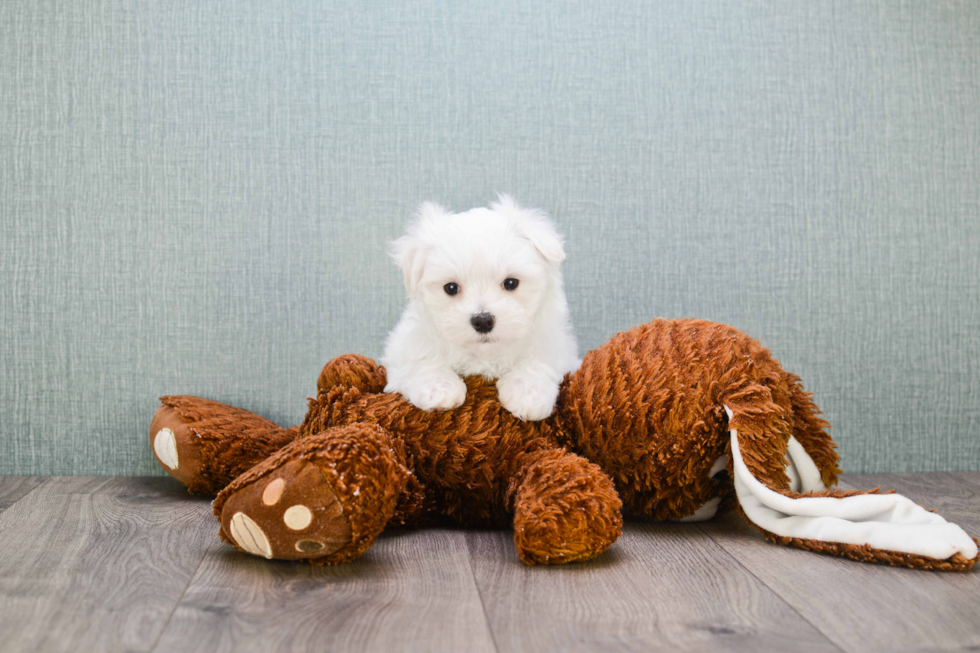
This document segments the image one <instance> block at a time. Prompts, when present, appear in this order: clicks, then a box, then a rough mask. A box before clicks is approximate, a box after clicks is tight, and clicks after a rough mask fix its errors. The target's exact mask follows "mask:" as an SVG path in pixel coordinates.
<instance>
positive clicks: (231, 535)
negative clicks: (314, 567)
mask: <svg viewBox="0 0 980 653" xmlns="http://www.w3.org/2000/svg"><path fill="white" fill-rule="evenodd" d="M220 518H221V529H222V531H223V532H224V533H225V535H226V537H227V538H228V539H230V540H231V541H232V542H234V544H235V545H236V546H238V548H240V549H242V550H243V551H247V552H248V553H251V554H253V555H257V556H262V557H264V558H277V559H279V560H298V559H313V558H319V557H322V556H326V555H329V554H331V553H334V552H336V551H338V550H340V549H341V548H343V547H344V546H346V545H347V544H348V543H349V542H350V541H351V527H350V523H349V522H348V521H347V518H346V517H345V516H344V509H343V506H342V505H341V503H340V501H339V500H338V498H337V495H336V494H335V493H334V491H333V488H332V487H331V486H330V484H329V483H327V481H326V479H325V478H324V476H323V474H322V473H321V472H320V470H319V469H317V467H316V466H315V465H313V464H312V463H310V462H307V461H304V460H294V461H290V462H287V463H286V464H285V465H283V466H282V467H280V468H278V469H276V470H275V471H273V472H272V473H271V474H267V475H265V476H262V477H261V478H258V479H256V480H254V481H252V482H250V483H246V484H244V485H243V486H241V487H237V488H233V492H232V494H231V495H230V496H229V497H228V498H227V500H226V501H225V502H224V505H223V506H222V508H221V516H220Z"/></svg>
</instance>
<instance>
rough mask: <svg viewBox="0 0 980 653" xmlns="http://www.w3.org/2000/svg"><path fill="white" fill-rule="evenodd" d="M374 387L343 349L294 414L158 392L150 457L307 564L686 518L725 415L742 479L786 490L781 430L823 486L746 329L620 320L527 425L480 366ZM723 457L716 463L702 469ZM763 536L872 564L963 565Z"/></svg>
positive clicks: (587, 540) (828, 466)
mask: <svg viewBox="0 0 980 653" xmlns="http://www.w3.org/2000/svg"><path fill="white" fill-rule="evenodd" d="M384 385H385V372H384V368H382V367H380V366H378V365H377V364H376V363H374V361H371V360H370V359H367V358H364V357H362V356H357V355H347V356H342V357H339V358H337V359H334V360H333V361H331V362H330V363H328V364H327V365H326V366H325V367H324V369H323V371H322V373H321V374H320V378H319V380H318V383H317V389H318V392H317V396H316V397H315V398H313V399H310V401H309V410H308V412H307V415H306V418H305V420H304V421H303V424H302V425H301V426H299V427H294V428H292V429H280V428H278V427H276V426H275V425H274V424H272V423H271V422H268V421H267V420H264V419H262V418H260V417H258V416H255V415H253V414H252V413H248V412H247V411H242V410H239V409H236V408H231V407H227V406H222V405H221V404H215V403H213V402H207V401H205V400H202V399H196V398H192V397H165V398H164V399H163V400H162V401H163V403H164V406H163V407H161V409H160V411H158V414H157V416H156V417H155V418H154V423H153V425H152V427H151V438H156V437H158V436H157V435H156V434H158V433H159V432H160V431H161V429H169V431H170V433H172V437H173V440H174V441H175V448H176V451H177V458H178V459H179V461H180V463H179V464H177V465H176V468H172V467H170V466H168V465H166V464H164V461H163V459H161V464H163V466H164V468H165V469H166V470H167V471H168V472H169V473H171V474H172V475H173V476H175V477H176V478H178V479H179V480H181V482H183V483H184V484H185V485H187V487H188V489H190V490H191V491H194V492H206V493H218V496H217V498H216V500H215V503H214V510H215V515H216V516H218V518H219V520H220V521H221V523H222V536H223V537H225V539H226V540H228V541H229V542H231V543H233V544H235V545H236V546H239V548H244V549H245V550H249V551H250V552H252V553H256V554H259V555H266V556H267V557H280V558H288V559H297V558H299V559H308V560H310V561H311V562H314V563H317V564H321V563H339V562H345V561H347V560H350V559H352V558H354V557H356V556H358V555H360V554H361V553H362V552H363V551H364V550H366V548H367V547H368V546H370V544H371V542H372V541H373V540H374V538H375V537H376V536H377V535H378V534H379V533H380V532H381V530H382V529H383V528H384V527H385V526H388V525H421V524H425V523H427V522H429V521H431V520H432V519H433V518H436V517H441V518H449V519H451V520H453V521H455V522H456V523H459V524H464V525H477V526H487V525H502V524H509V525H512V526H513V528H514V539H515V543H516V545H517V551H518V555H519V556H520V558H521V560H523V561H524V562H526V563H529V564H535V563H550V564H554V563H563V562H571V561H575V560H584V559H588V558H590V557H593V556H595V555H598V554H599V553H601V552H603V551H604V550H606V549H607V548H608V547H609V546H610V545H611V544H612V543H613V542H614V541H615V540H616V538H617V537H618V536H619V534H620V530H621V525H622V518H621V507H622V505H623V504H625V505H626V506H627V507H628V508H629V510H630V511H631V512H633V513H635V514H640V515H646V516H649V517H652V518H654V519H680V518H685V517H688V516H690V515H692V514H694V513H695V512H696V511H697V510H698V509H699V508H700V507H701V506H703V505H704V504H705V503H706V502H708V501H710V500H712V499H716V498H717V499H718V500H719V501H720V510H726V509H730V508H733V507H738V505H737V504H738V502H737V499H736V497H735V491H734V487H733V485H732V480H731V478H732V474H733V468H732V462H731V458H732V444H731V438H730V433H729V430H730V429H735V430H737V432H738V438H739V449H740V451H741V453H742V457H743V459H744V462H745V464H746V466H747V467H748V469H749V470H750V471H751V473H752V474H753V475H754V476H755V478H757V479H758V480H759V481H761V482H762V483H764V484H765V485H766V486H768V487H769V488H770V489H772V490H775V491H778V492H781V493H783V494H785V495H787V496H788V495H789V494H791V493H790V479H789V477H788V476H787V474H786V471H785V470H786V466H787V462H786V460H787V459H786V455H787V443H788V441H789V439H790V436H792V437H794V438H795V439H796V440H797V441H798V442H799V443H800V444H801V445H802V447H803V448H804V449H805V451H806V453H807V454H809V456H810V458H812V460H813V462H814V463H815V464H816V466H817V468H818V470H819V473H820V476H821V477H822V479H823V481H824V483H825V484H827V485H831V484H833V483H834V482H835V481H836V477H837V473H838V472H839V470H838V468H837V461H838V457H837V453H836V451H835V445H834V443H833V441H832V440H831V439H830V437H829V436H828V435H827V433H826V430H825V429H826V428H827V426H828V425H827V423H826V422H824V421H823V420H822V419H820V418H819V417H818V415H819V410H818V409H817V407H816V406H815V405H814V403H813V401H812V398H811V397H810V395H809V394H808V393H806V392H804V391H803V388H802V386H801V385H800V379H799V378H798V377H797V376H795V375H793V374H790V373H788V372H785V371H784V370H783V369H782V368H781V367H780V365H779V363H778V361H776V360H775V359H774V358H772V356H771V355H770V354H769V352H768V351H767V350H766V349H764V348H763V347H762V346H761V345H760V344H759V343H758V342H756V341H755V340H753V339H752V338H749V337H748V336H746V335H744V334H742V333H740V332H739V331H737V330H736V329H733V328H731V327H727V326H724V325H719V324H713V323H710V322H703V321H699V320H674V321H670V320H655V321H653V322H651V323H649V324H645V325H642V326H639V327H636V328H634V329H632V330H630V331H628V332H625V333H620V334H618V335H617V336H616V337H614V338H613V339H612V340H611V341H610V342H609V343H607V344H606V345H603V346H602V347H599V348H597V349H596V350H594V351H592V352H590V353H589V354H588V355H587V356H586V357H585V359H584V360H583V362H582V366H581V368H580V369H579V370H578V371H576V372H575V373H573V374H570V375H568V376H567V377H566V378H565V380H564V381H563V383H562V385H561V390H560V394H559V398H558V402H557V405H556V410H555V412H554V413H553V414H552V416H551V417H549V418H548V419H546V420H544V421H540V422H523V421H521V420H519V419H517V418H515V417H514V416H513V415H511V414H510V413H509V412H507V411H506V410H505V409H504V408H503V407H502V406H501V405H500V402H499V401H498V399H497V392H496V387H495V386H494V384H493V383H492V382H491V381H488V380H485V379H481V378H469V379H466V385H467V396H466V401H465V403H464V404H463V405H462V406H460V407H459V408H457V409H455V410H453V411H449V412H440V413H427V412H425V411H422V410H419V409H417V408H415V407H414V406H412V405H411V404H410V403H408V402H407V401H406V400H405V399H404V398H402V397H401V396H400V395H396V394H386V393H384V392H383V391H382V389H383V388H384ZM725 406H728V407H729V408H730V409H731V410H732V411H733V416H732V418H731V420H729V419H728V417H727V416H726V413H725V408H724V407H725ZM153 442H154V445H155V450H156V445H157V442H156V440H155V439H154V440H153ZM726 455H727V456H728V460H729V462H728V465H727V475H726V474H725V473H720V474H714V475H712V474H711V473H710V472H711V471H712V469H713V466H714V465H716V464H717V461H718V460H719V458H721V457H723V456H726ZM185 460H186V461H187V462H186V463H185V462H184V461H185ZM827 496H832V495H830V494H828V495H827ZM280 497H287V498H280ZM273 499H275V500H273ZM621 499H622V503H621ZM287 504H289V505H287ZM738 509H739V512H742V511H741V508H740V507H739V508H738ZM290 510H292V511H293V513H292V517H290V516H289V514H287V513H289V511H290ZM743 516H744V513H743ZM307 517H309V518H310V520H311V521H310V522H309V523H308V522H307V521H306V518H307ZM290 524H292V525H290ZM760 530H762V529H760ZM310 533H314V534H316V537H318V538H319V539H310V538H311V537H312V536H311V535H310ZM763 533H764V534H765V535H766V536H767V537H769V538H770V539H772V540H774V541H777V542H780V543H782V544H791V545H794V546H799V547H801V548H806V549H810V550H815V551H821V552H825V553H833V554H837V555H843V556H847V557H851V558H855V559H860V560H868V561H873V562H882V563H886V564H902V565H905V566H916V567H923V568H938V569H964V568H969V567H970V566H972V564H973V563H974V562H975V559H974V560H966V559H965V558H964V557H963V556H962V555H960V556H959V557H958V558H956V557H955V556H954V557H953V558H950V559H947V560H935V559H930V558H922V557H916V556H910V555H907V554H900V553H895V552H891V551H879V550H875V549H870V548H869V547H866V546H857V545H843V544H835V543H827V542H816V541H813V540H800V539H794V538H780V537H779V536H776V535H774V534H772V533H768V532H766V531H764V530H763ZM314 547H315V548H316V550H315V551H314V550H313V548H314Z"/></svg>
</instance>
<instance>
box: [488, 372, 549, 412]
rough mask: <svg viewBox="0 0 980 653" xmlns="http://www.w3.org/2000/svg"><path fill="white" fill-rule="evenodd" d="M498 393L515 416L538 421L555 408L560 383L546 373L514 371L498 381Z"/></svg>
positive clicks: (505, 406)
mask: <svg viewBox="0 0 980 653" xmlns="http://www.w3.org/2000/svg"><path fill="white" fill-rule="evenodd" d="M497 395H498V397H499V398H500V403H501V404H502V405H503V407H504V408H506V409H507V410H508V411H510V413H511V414H512V415H513V416H514V417H517V418H518V419H523V420H529V421H537V420H542V419H545V418H546V417H548V416H549V415H551V411H553V410H554V408H555V400H556V399H558V384H557V383H554V382H553V381H551V379H549V378H547V377H546V376H544V375H540V374H533V373H521V372H514V373H511V374H508V375H506V376H503V377H501V379H500V380H499V381H497Z"/></svg>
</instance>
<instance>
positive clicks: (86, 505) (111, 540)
mask: <svg viewBox="0 0 980 653" xmlns="http://www.w3.org/2000/svg"><path fill="white" fill-rule="evenodd" d="M212 522H213V518H212V517H211V515H210V510H209V506H208V502H207V501H202V500H200V499H194V498H192V497H189V496H188V495H187V494H186V492H184V491H183V489H182V488H180V487H179V486H177V485H176V484H175V483H173V482H172V481H170V480H169V479H128V478H127V479H120V478H59V479H49V480H48V481H46V482H45V483H44V484H43V485H41V486H40V487H38V488H37V489H36V491H34V492H31V493H30V494H28V495H27V496H25V497H24V498H22V499H21V500H20V501H18V502H17V503H15V504H14V505H12V506H11V507H10V508H8V509H7V510H5V511H4V512H3V513H2V514H0V551H2V552H3V555H0V648H2V650H5V651H102V650H128V651H147V650H149V649H150V648H151V647H152V646H153V644H154V642H155V641H156V639H157V637H158V636H159V634H160V632H161V630H162V629H163V626H164V624H165V623H166V621H167V619H168V617H169V616H170V614H171V612H172V611H173V609H174V606H175V605H176V604H177V601H178V599H179V598H180V595H181V594H182V593H183V591H184V589H185V587H186V586H187V583H188V581H189V580H190V578H191V577H192V576H193V574H194V571H195V569H196V568H197V566H198V564H199V563H200V561H201V559H202V557H203V555H204V550H205V548H206V546H207V543H208V542H209V541H210V540H212V539H213V538H214V528H213V523H212Z"/></svg>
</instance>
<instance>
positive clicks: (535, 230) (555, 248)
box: [490, 193, 565, 263]
mask: <svg viewBox="0 0 980 653" xmlns="http://www.w3.org/2000/svg"><path fill="white" fill-rule="evenodd" d="M490 208H491V209H493V210H494V211H500V212H503V213H507V214H509V215H511V216H512V217H513V218H514V226H515V228H516V229H517V232H518V233H519V234H520V235H521V236H522V237H523V238H527V239H528V240H529V241H531V244H532V245H534V249H536V250H538V253H539V254H541V256H543V257H544V259H545V260H546V261H550V262H551V263H561V262H562V261H564V260H565V249H564V247H563V246H562V238H561V235H560V234H559V233H558V230H557V229H556V228H555V223H554V222H552V221H551V218H549V217H548V216H547V214H545V212H544V211H539V210H538V209H525V208H523V207H521V206H519V205H518V204H517V202H515V201H514V200H513V198H511V196H510V195H505V194H503V193H501V194H499V195H497V201H496V202H494V203H492V204H491V205H490Z"/></svg>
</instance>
